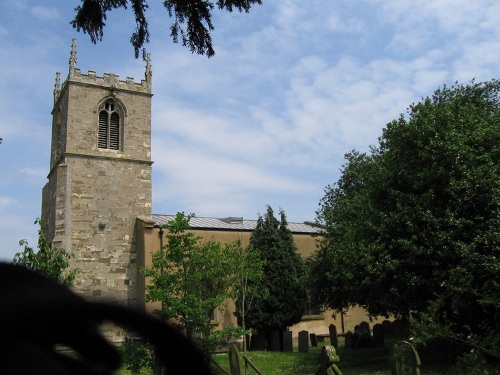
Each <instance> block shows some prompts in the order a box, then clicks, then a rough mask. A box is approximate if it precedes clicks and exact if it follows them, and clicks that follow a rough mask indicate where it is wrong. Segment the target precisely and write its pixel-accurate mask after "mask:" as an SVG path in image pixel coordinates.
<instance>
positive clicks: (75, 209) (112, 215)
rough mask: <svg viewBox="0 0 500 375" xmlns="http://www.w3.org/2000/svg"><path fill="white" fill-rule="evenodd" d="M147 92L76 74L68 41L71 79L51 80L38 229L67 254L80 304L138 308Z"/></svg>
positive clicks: (148, 81)
mask: <svg viewBox="0 0 500 375" xmlns="http://www.w3.org/2000/svg"><path fill="white" fill-rule="evenodd" d="M151 87H152V72H151V63H150V57H149V54H148V56H147V62H146V72H145V79H144V80H141V82H140V83H136V82H134V79H133V78H129V77H127V78H126V80H125V81H123V80H120V79H119V77H118V76H117V75H115V74H113V73H104V75H103V76H102V77H99V76H97V75H96V72H95V71H88V73H87V74H83V73H81V71H80V69H78V68H77V67H76V42H75V39H73V43H72V48H71V57H70V60H69V74H68V77H67V79H66V81H65V82H64V83H63V84H62V85H61V83H60V74H59V73H56V83H55V88H54V108H53V110H52V115H53V120H52V146H51V159H50V172H49V174H48V183H47V184H46V185H45V187H44V188H43V194H42V195H43V197H42V224H43V229H44V230H45V233H46V234H47V238H48V240H49V241H51V242H52V243H53V244H54V245H56V246H57V247H61V248H63V249H65V250H66V251H68V252H70V253H72V254H73V255H74V258H73V259H72V266H73V267H75V268H79V269H80V272H79V274H78V276H77V279H76V281H75V285H74V287H75V290H76V291H77V292H78V293H81V294H83V295H84V296H85V297H90V298H94V299H95V298H97V299H103V300H107V301H110V300H111V301H116V302H119V303H121V304H125V305H129V306H134V305H135V304H136V298H137V293H136V283H137V276H138V275H137V273H138V270H137V259H136V255H137V254H136V239H135V236H134V227H135V223H136V218H137V217H140V216H142V217H150V216H151V164H152V161H151V97H152V93H151Z"/></svg>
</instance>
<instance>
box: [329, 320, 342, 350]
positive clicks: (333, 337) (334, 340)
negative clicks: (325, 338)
mask: <svg viewBox="0 0 500 375" xmlns="http://www.w3.org/2000/svg"><path fill="white" fill-rule="evenodd" d="M328 331H329V332H330V344H332V345H333V347H334V348H335V349H338V348H339V336H338V335H337V327H336V326H335V324H330V325H329V326H328Z"/></svg>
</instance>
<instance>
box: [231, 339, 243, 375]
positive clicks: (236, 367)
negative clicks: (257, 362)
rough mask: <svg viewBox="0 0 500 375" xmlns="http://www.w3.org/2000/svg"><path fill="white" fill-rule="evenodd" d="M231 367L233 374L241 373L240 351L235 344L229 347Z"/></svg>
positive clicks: (238, 374)
mask: <svg viewBox="0 0 500 375" xmlns="http://www.w3.org/2000/svg"><path fill="white" fill-rule="evenodd" d="M229 368H230V369H231V375H241V368H240V353H238V349H236V345H234V344H233V345H231V346H230V347H229Z"/></svg>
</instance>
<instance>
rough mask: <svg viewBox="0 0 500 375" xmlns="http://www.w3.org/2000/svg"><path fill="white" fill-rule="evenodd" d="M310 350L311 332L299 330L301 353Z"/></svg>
mask: <svg viewBox="0 0 500 375" xmlns="http://www.w3.org/2000/svg"><path fill="white" fill-rule="evenodd" d="M308 352H309V332H307V331H300V332H299V353H308Z"/></svg>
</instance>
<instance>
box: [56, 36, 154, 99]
mask: <svg viewBox="0 0 500 375" xmlns="http://www.w3.org/2000/svg"><path fill="white" fill-rule="evenodd" d="M60 76H61V75H60V73H59V72H57V73H56V83H55V85H54V103H56V102H57V99H58V98H59V95H60V94H61V82H60ZM152 77H153V72H152V70H151V56H150V54H149V53H148V54H147V55H146V71H145V73H144V79H143V80H141V82H140V83H136V82H135V81H134V78H132V77H127V78H126V80H125V81H123V80H120V77H119V76H118V75H117V74H114V73H104V75H103V76H102V77H100V76H98V75H97V74H96V72H95V71H94V70H89V71H88V72H87V74H82V72H81V70H80V69H79V68H77V67H76V39H75V38H73V41H72V44H71V54H70V58H69V74H68V79H67V80H66V82H65V83H64V85H65V84H66V83H67V82H78V83H82V84H87V85H96V86H100V87H108V88H110V89H111V90H127V91H134V92H136V93H137V92H139V93H145V94H151V91H152Z"/></svg>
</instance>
